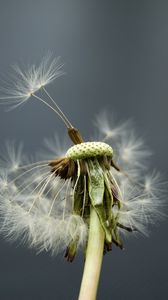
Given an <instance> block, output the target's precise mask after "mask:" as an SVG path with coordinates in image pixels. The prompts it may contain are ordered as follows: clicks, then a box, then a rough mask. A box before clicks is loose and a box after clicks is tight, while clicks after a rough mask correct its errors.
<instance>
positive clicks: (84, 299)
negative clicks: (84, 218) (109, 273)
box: [78, 207, 104, 300]
mask: <svg viewBox="0 0 168 300" xmlns="http://www.w3.org/2000/svg"><path fill="white" fill-rule="evenodd" d="M103 250H104V231H103V229H102V226H101V224H100V221H99V217H98V215H97V213H96V211H95V209H94V208H93V207H91V210H90V227H89V239H88V245H87V251H86V261H85V266H84V272H83V278H82V283H81V288H80V294H79V298H78V300H95V299H96V294H97V288H98V283H99V277H100V271H101V265H102V259H103Z"/></svg>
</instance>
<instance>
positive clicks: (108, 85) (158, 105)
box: [0, 0, 168, 300]
mask: <svg viewBox="0 0 168 300" xmlns="http://www.w3.org/2000/svg"><path fill="white" fill-rule="evenodd" d="M47 50H51V51H53V52H54V53H55V55H56V56H57V55H61V57H62V60H63V61H64V62H65V63H66V65H65V67H64V69H65V70H66V72H67V75H65V76H64V77H62V78H60V79H58V80H57V81H56V82H55V83H54V84H53V85H51V86H50V89H49V90H50V93H51V94H52V95H55V98H56V99H57V101H58V103H60V105H61V107H62V108H63V109H64V111H65V112H67V113H68V115H69V116H70V117H71V120H72V121H73V123H75V124H76V126H77V127H79V128H80V129H81V131H82V132H83V134H84V136H85V137H87V136H89V135H90V133H91V132H92V118H93V116H94V115H95V113H98V112H100V111H101V110H102V109H104V108H106V109H108V110H109V111H111V112H112V113H115V114H116V115H117V116H118V119H119V120H121V119H124V120H125V119H128V118H133V119H134V120H135V122H136V125H137V130H138V132H139V133H140V135H142V136H144V137H145V138H146V140H147V142H148V145H149V146H150V147H151V149H152V150H153V151H154V152H155V155H153V158H152V163H151V165H153V167H154V168H156V169H159V170H160V171H161V172H162V173H164V174H165V178H166V176H167V175H166V174H167V153H168V142H167V125H168V120H167V114H168V104H167V103H168V1H148V0H147V1H143V0H142V1H135V0H134V1H130V0H127V1H125V0H118V1H117V0H116V1H107V0H106V1H91V0H90V1H89V0H85V1H80V0H76V1H75V0H71V1H70V0H66V1H64V0H60V1H58V0H45V1H44V0H43V1H35V0H34V1H32V0H29V1H23V0H22V1H21V0H20V1H19V0H14V1H12V0H11V1H9V0H5V1H3V0H1V1H0V54H1V55H0V73H1V74H3V73H4V72H8V70H9V68H8V67H9V65H11V64H12V63H14V62H25V63H31V62H38V61H39V60H40V58H41V57H42V56H43V55H44V54H45V53H46V51H47ZM55 132H58V133H60V134H62V133H63V132H64V126H63V125H62V124H61V122H59V120H58V119H57V118H56V117H55V115H54V114H52V112H49V111H48V110H47V109H46V108H45V107H44V106H42V105H40V104H39V103H38V102H37V103H36V102H33V101H30V102H29V104H27V105H26V106H24V107H23V108H21V109H18V110H15V111H13V112H10V113H5V112H4V109H3V107H0V143H1V146H3V143H4V141H5V140H6V139H7V138H8V139H15V140H16V141H17V142H19V141H21V140H22V141H24V145H25V150H26V151H27V153H33V152H34V151H35V150H37V149H38V148H40V147H41V145H42V140H43V138H44V137H46V136H49V137H51V136H52V135H53V134H54V133H55ZM167 230H168V222H166V221H165V222H163V223H161V224H160V225H159V226H157V227H155V228H154V229H153V231H152V234H151V236H150V238H140V239H132V238H131V239H130V240H128V241H126V245H125V248H126V249H125V251H123V252H122V251H120V250H118V249H114V250H113V253H109V254H107V255H106V256H105V257H104V263H103V270H102V274H101V281H100V287H99V293H98V299H105V300H110V299H116V300H127V299H129V300H133V299H136V300H139V299H141V300H142V299H143V300H147V299H148V300H149V299H153V300H157V299H160V300H166V299H168V287H167V285H168V283H167V274H168V270H167V253H168V241H167ZM82 268H83V257H82V255H78V257H77V259H76V260H75V261H74V263H73V264H68V263H67V262H66V261H64V259H63V256H62V255H60V256H58V257H57V258H51V257H50V256H49V255H48V254H45V253H44V254H40V255H36V254H35V252H34V251H30V250H27V249H26V248H25V247H22V246H20V245H19V246H18V245H17V244H15V245H10V244H8V243H7V242H6V241H3V240H1V244H0V299H3V300H15V299H17V300H18V299H19V300H20V299H22V300H35V299H41V300H44V299H50V300H55V299H60V300H61V299H64V300H70V299H77V294H78V289H79V285H80V279H81V275H82Z"/></svg>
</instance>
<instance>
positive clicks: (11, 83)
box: [0, 53, 64, 108]
mask: <svg viewBox="0 0 168 300" xmlns="http://www.w3.org/2000/svg"><path fill="white" fill-rule="evenodd" d="M62 67H63V63H61V60H60V57H57V58H53V57H52V55H51V53H48V54H47V55H46V56H45V57H44V58H43V60H42V61H41V63H40V64H39V66H37V67H36V66H35V65H32V66H28V67H27V68H25V67H22V68H21V67H19V66H18V65H14V66H13V73H12V75H11V77H10V78H9V76H8V80H6V81H5V80H3V82H4V87H1V89H0V91H1V93H2V95H1V97H0V99H1V101H0V103H2V104H11V105H12V106H11V108H16V107H17V106H19V105H21V104H23V103H25V102H26V101H27V100H28V99H29V98H30V97H31V96H32V95H33V94H34V93H36V92H37V91H38V90H39V89H41V88H43V87H44V86H46V85H48V84H49V83H51V82H52V81H53V80H55V79H56V78H58V77H60V76H61V75H63V74H64V72H63V71H62Z"/></svg>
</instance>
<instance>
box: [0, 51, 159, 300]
mask: <svg viewBox="0 0 168 300" xmlns="http://www.w3.org/2000/svg"><path fill="white" fill-rule="evenodd" d="M15 72H16V74H17V77H16V78H15V81H14V83H13V87H12V86H11V82H10V83H9V84H7V87H4V88H1V90H2V91H3V92H4V93H5V95H3V96H2V97H1V98H2V99H3V101H2V102H1V103H6V102H7V104H9V100H10V104H11V105H12V107H17V106H19V105H21V104H23V103H25V102H27V101H28V99H30V98H32V99H35V100H39V101H40V102H42V103H44V104H45V105H46V106H47V107H49V108H50V109H51V110H52V111H54V112H55V113H56V114H57V115H58V116H59V117H60V119H61V120H62V121H63V122H64V124H65V126H66V128H67V133H68V136H69V138H70V140H71V142H73V145H72V144H71V145H70V146H67V149H66V150H65V147H64V149H63V148H61V145H60V141H59V139H58V137H57V136H55V138H54V139H53V140H50V139H47V140H45V144H46V146H47V147H48V149H49V150H50V153H47V155H45V157H46V160H41V161H40V160H37V161H36V162H32V161H29V160H28V159H27V158H25V156H24V155H23V154H22V147H21V146H18V147H17V151H15V150H14V144H13V143H11V144H10V143H9V142H8V143H7V145H6V147H7V148H6V151H5V152H6V156H5V157H4V155H2V157H1V160H0V166H1V170H0V215H1V229H0V231H1V232H2V233H3V234H4V235H5V236H6V237H7V238H8V239H12V240H15V239H18V238H20V239H22V240H23V242H26V243H27V244H28V246H29V247H32V248H35V249H37V251H38V252H40V251H47V252H50V253H51V254H52V255H55V254H57V253H58V252H59V251H62V250H63V251H64V253H65V257H66V259H67V260H68V261H70V262H72V261H73V259H74V258H75V255H76V253H77V251H78V249H79V248H82V249H83V250H84V253H85V258H86V259H85V267H84V274H83V279H82V283H81V289H80V295H79V299H80V300H84V299H87V300H93V299H95V298H96V293H97V286H98V281H99V275H100V269H101V264H102V258H103V253H104V254H105V253H106V252H108V251H110V250H112V248H113V245H116V246H117V247H119V248H120V249H123V247H124V245H123V236H124V235H129V234H131V233H132V234H138V233H141V234H144V235H148V229H149V228H150V224H154V223H155V222H156V220H157V219H159V218H161V217H163V214H162V213H161V212H160V207H161V206H162V205H163V201H160V199H161V194H162V192H163V189H162V180H160V175H159V173H156V172H155V173H153V174H152V175H151V176H146V175H145V176H144V170H145V174H146V169H145V165H146V161H145V163H144V159H146V158H148V157H149V155H150V152H149V151H148V150H147V148H146V147H145V146H144V142H143V140H142V139H140V138H139V139H137V138H136V137H135V134H134V132H133V131H132V129H130V122H125V123H123V124H119V125H118V126H115V127H114V128H112V127H111V125H110V123H109V122H108V118H107V117H106V116H105V114H103V115H101V116H100V117H97V119H96V122H95V123H96V127H97V129H98V131H99V137H101V138H100V140H95V141H89V142H88V141H86V142H85V141H84V140H83V138H82V136H81V134H80V132H79V130H78V129H76V128H75V127H74V126H73V125H72V124H71V122H70V121H69V119H68V118H67V116H66V115H65V114H64V113H63V112H62V110H61V109H60V107H59V106H58V104H57V103H56V102H55V101H54V99H53V98H52V97H51V96H50V94H49V92H48V91H47V89H46V85H48V84H49V83H50V82H52V81H53V80H54V79H56V78H57V77H59V76H60V75H62V74H63V71H62V64H61V63H60V59H55V58H54V59H53V60H51V56H47V57H46V58H45V59H44V60H43V61H42V63H41V64H40V65H39V66H38V67H36V66H34V65H33V66H31V67H29V68H28V70H27V71H24V70H21V69H20V68H19V67H15ZM39 93H40V95H39ZM131 127H132V126H131ZM66 145H68V144H67V143H66ZM113 149H114V150H113Z"/></svg>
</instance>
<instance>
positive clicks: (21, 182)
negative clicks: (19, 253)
mask: <svg viewBox="0 0 168 300" xmlns="http://www.w3.org/2000/svg"><path fill="white" fill-rule="evenodd" d="M8 146H9V144H8ZM11 149H12V151H13V148H11ZM16 157H17V153H16ZM6 159H7V158H6ZM3 163H4V162H3ZM19 164H21V161H20V162H19ZM0 165H2V162H0ZM72 192H73V191H72V187H71V185H70V182H69V181H66V182H65V181H63V180H61V179H60V178H56V177H54V175H53V174H51V172H50V168H49V166H48V165H47V164H44V163H42V164H40V163H38V164H36V163H35V164H30V165H26V166H23V167H19V168H18V169H17V170H12V171H11V170H10V168H9V169H8V168H5V169H2V168H1V173H0V215H1V229H0V231H1V232H3V233H4V234H5V236H6V237H8V238H9V239H11V240H16V239H17V238H18V237H20V238H22V240H23V242H27V243H28V245H29V246H30V247H35V248H37V249H39V251H42V250H46V251H51V253H52V254H56V253H57V252H58V251H59V250H62V249H66V247H67V246H68V244H69V243H70V242H71V241H72V240H76V239H78V247H80V246H81V245H83V244H84V243H85V242H86V238H87V226H86V224H84V221H83V219H82V218H81V217H80V216H77V215H73V214H72V212H71V206H72Z"/></svg>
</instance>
